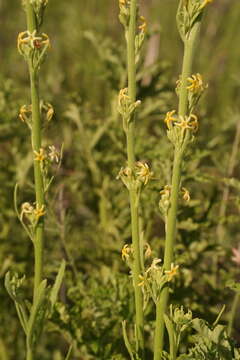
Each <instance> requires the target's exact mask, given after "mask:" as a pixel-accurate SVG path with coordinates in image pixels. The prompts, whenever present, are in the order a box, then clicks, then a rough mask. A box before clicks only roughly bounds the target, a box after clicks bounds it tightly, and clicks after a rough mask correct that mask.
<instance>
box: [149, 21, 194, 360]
mask: <svg viewBox="0 0 240 360" xmlns="http://www.w3.org/2000/svg"><path fill="white" fill-rule="evenodd" d="M199 29H200V21H198V22H196V24H195V25H194V27H193V28H192V30H191V33H190V35H189V37H188V39H187V40H186V41H185V43H184V57H183V66H182V75H181V88H180V94H179V107H178V114H179V116H185V115H186V114H187V112H188V90H187V79H188V77H189V76H190V75H191V74H192V63H193V56H194V49H195V46H196V40H197V37H198V34H199ZM182 161H183V152H182V151H180V150H179V149H177V148H176V149H175V153H174V164H173V172H172V184H171V197H170V204H171V206H170V209H169V211H168V216H167V220H166V241H165V253H164V269H165V270H170V268H171V263H172V262H173V257H174V244H175V238H176V225H177V210H178V196H179V187H180V182H181V167H182ZM168 298H169V287H168V286H166V287H164V289H163V290H162V293H161V296H160V299H159V301H158V303H157V307H156V329H155V337H154V360H160V359H161V354H162V350H163V340H164V328H165V326H164V314H165V312H166V309H167V307H168Z"/></svg>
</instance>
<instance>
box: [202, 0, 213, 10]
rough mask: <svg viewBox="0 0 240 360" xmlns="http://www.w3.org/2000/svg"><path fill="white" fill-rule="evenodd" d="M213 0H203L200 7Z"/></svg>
mask: <svg viewBox="0 0 240 360" xmlns="http://www.w3.org/2000/svg"><path fill="white" fill-rule="evenodd" d="M212 2H213V0H203V3H202V4H201V6H200V9H203V8H204V7H205V6H207V4H210V3H212Z"/></svg>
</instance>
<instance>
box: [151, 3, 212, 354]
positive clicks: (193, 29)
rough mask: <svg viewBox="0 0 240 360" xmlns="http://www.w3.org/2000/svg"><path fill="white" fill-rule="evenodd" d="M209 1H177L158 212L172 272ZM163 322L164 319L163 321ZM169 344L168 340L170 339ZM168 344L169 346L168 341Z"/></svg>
mask: <svg viewBox="0 0 240 360" xmlns="http://www.w3.org/2000/svg"><path fill="white" fill-rule="evenodd" d="M210 2H212V0H180V3H179V8H178V12H177V26H178V30H179V33H180V36H181V39H182V41H183V44H184V57H183V65H182V73H181V75H180V78H179V80H178V81H177V87H176V92H177V96H178V98H179V105H178V111H177V112H176V111H175V110H172V111H169V112H168V113H167V115H166V118H165V123H166V125H167V129H168V130H167V136H168V138H169V140H170V141H171V143H172V144H173V146H174V162H173V170H172V183H171V185H167V186H166V187H165V189H164V190H163V192H162V198H161V200H160V210H161V211H162V212H163V215H164V217H165V228H166V243H165V253H164V264H163V268H164V270H165V271H172V272H174V273H175V272H176V270H177V267H176V266H174V245H175V237H176V223H177V210H178V201H179V200H178V199H179V193H180V189H181V168H182V164H183V160H184V155H185V153H186V151H187V149H188V148H189V146H190V144H191V143H192V141H193V140H194V134H195V132H196V131H197V129H198V118H197V116H196V115H195V108H196V105H197V103H198V101H199V99H200V97H201V95H202V93H203V91H204V89H205V88H206V86H205V85H204V83H203V80H202V76H201V75H200V74H193V75H192V64H193V59H194V50H195V48H196V44H197V40H198V36H199V31H200V25H201V20H202V14H203V10H204V9H205V7H206V5H207V4H208V3H210ZM182 191H183V198H184V199H185V200H187V201H188V200H189V199H190V195H189V192H188V191H187V189H185V188H182ZM168 284H169V282H167V283H166V285H165V286H164V287H163V288H162V291H161V294H160V296H159V298H158V300H157V304H156V329H155V338H154V360H160V359H161V356H162V351H163V346H164V344H163V339H164V322H166V325H167V327H169V326H170V325H169V321H168V317H166V315H165V313H166V311H167V308H168V299H169V285H168ZM164 318H165V319H164ZM170 340H171V339H170ZM170 344H172V342H171V341H170ZM176 356H177V351H175V350H172V355H171V359H173V360H174V359H176Z"/></svg>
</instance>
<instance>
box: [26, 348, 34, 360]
mask: <svg viewBox="0 0 240 360" xmlns="http://www.w3.org/2000/svg"><path fill="white" fill-rule="evenodd" d="M26 360H33V353H32V349H30V348H28V349H27V358H26Z"/></svg>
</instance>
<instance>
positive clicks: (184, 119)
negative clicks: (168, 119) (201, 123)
mask: <svg viewBox="0 0 240 360" xmlns="http://www.w3.org/2000/svg"><path fill="white" fill-rule="evenodd" d="M179 119H180V121H179V122H176V123H175V125H176V126H178V127H180V128H182V129H183V130H187V129H190V130H192V131H194V132H196V131H197V130H198V118H197V116H196V115H194V114H191V115H190V116H180V117H179Z"/></svg>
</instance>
